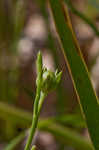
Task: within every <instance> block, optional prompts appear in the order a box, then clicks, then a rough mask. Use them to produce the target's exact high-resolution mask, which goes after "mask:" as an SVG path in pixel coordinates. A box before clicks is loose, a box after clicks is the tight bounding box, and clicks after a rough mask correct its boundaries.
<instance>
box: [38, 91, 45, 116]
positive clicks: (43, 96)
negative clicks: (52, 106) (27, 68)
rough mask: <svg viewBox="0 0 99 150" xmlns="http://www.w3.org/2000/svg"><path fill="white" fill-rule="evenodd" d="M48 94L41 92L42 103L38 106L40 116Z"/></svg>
mask: <svg viewBox="0 0 99 150" xmlns="http://www.w3.org/2000/svg"><path fill="white" fill-rule="evenodd" d="M46 95H47V94H45V93H43V92H41V97H40V101H39V105H38V115H39V114H40V111H41V108H42V105H43V102H44V99H45V97H46Z"/></svg>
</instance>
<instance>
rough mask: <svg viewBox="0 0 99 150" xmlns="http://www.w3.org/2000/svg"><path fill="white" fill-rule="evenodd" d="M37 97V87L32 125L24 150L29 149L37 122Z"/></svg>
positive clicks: (38, 92)
mask: <svg viewBox="0 0 99 150" xmlns="http://www.w3.org/2000/svg"><path fill="white" fill-rule="evenodd" d="M39 99H40V89H39V88H37V94H36V98H35V101H34V111H33V120H32V126H31V129H30V135H29V137H28V140H27V143H26V146H25V150H29V149H30V145H31V143H32V139H33V137H34V134H35V130H36V128H37V123H38V113H37V112H38V103H39Z"/></svg>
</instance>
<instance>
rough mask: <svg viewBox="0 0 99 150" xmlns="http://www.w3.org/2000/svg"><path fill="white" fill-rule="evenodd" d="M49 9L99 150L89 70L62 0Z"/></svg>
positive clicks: (98, 114) (98, 109)
mask: <svg viewBox="0 0 99 150" xmlns="http://www.w3.org/2000/svg"><path fill="white" fill-rule="evenodd" d="M49 7H50V10H51V14H52V16H53V19H54V22H55V26H56V30H57V33H58V38H59V42H60V45H61V50H62V52H63V54H64V57H65V60H66V63H67V65H68V69H69V72H70V75H71V78H72V82H73V85H74V88H75V91H76V94H77V97H78V100H79V104H80V106H81V110H82V112H83V116H84V117H85V120H86V124H87V127H88V130H89V134H90V137H91V140H92V142H93V145H94V147H95V149H96V150H99V103H98V99H97V97H96V94H95V91H94V89H93V87H92V84H91V81H90V77H89V73H88V69H87V67H86V65H85V62H84V60H83V57H82V54H81V51H80V49H79V47H78V49H77V46H78V44H76V46H75V39H74V35H72V33H73V32H72V31H71V27H70V26H69V24H68V22H67V21H68V20H66V19H67V18H66V16H65V15H64V14H65V11H64V7H63V3H62V0H61V1H59V0H49ZM77 50H78V52H79V53H77Z"/></svg>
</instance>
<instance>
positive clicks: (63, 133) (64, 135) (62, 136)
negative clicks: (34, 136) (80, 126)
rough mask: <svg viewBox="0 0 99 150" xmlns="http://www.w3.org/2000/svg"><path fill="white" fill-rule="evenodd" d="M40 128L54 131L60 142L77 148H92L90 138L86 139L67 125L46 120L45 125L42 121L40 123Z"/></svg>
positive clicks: (80, 149)
mask: <svg viewBox="0 0 99 150" xmlns="http://www.w3.org/2000/svg"><path fill="white" fill-rule="evenodd" d="M38 128H39V129H40V130H43V131H47V132H50V133H52V134H53V136H54V137H55V138H56V139H57V140H58V141H59V142H61V143H62V144H65V145H68V146H72V147H74V148H75V149H76V150H92V145H91V143H90V142H89V140H87V139H85V138H84V137H83V136H81V135H80V134H78V133H76V132H75V131H73V130H71V129H69V128H67V127H63V126H60V125H58V124H55V123H49V122H48V123H47V122H46V124H45V125H44V124H42V122H41V123H40V124H39V125H38Z"/></svg>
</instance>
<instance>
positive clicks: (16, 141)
mask: <svg viewBox="0 0 99 150" xmlns="http://www.w3.org/2000/svg"><path fill="white" fill-rule="evenodd" d="M24 137H25V132H22V133H21V134H20V135H18V136H17V137H15V138H14V139H13V140H12V141H11V142H10V143H9V144H8V145H7V146H6V147H5V148H4V150H14V149H15V147H16V146H17V145H18V144H19V143H20V142H21V141H22V140H23V139H24Z"/></svg>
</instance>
